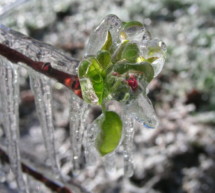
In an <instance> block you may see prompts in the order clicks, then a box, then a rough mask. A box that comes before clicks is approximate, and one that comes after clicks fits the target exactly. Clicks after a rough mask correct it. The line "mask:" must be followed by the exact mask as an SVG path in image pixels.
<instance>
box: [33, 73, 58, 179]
mask: <svg viewBox="0 0 215 193" xmlns="http://www.w3.org/2000/svg"><path fill="white" fill-rule="evenodd" d="M30 71H31V74H30V82H31V90H32V91H33V93H34V96H35V103H36V110H37V115H38V117H39V120H40V124H41V129H42V134H43V139H44V144H45V147H46V151H47V154H48V163H49V164H48V165H51V167H52V170H53V171H54V173H55V175H56V177H60V169H59V164H58V159H57V154H56V149H55V142H54V141H55V139H54V126H53V116H52V95H51V87H50V84H49V79H47V78H46V77H45V76H44V75H40V74H38V73H37V72H34V71H33V70H30Z"/></svg>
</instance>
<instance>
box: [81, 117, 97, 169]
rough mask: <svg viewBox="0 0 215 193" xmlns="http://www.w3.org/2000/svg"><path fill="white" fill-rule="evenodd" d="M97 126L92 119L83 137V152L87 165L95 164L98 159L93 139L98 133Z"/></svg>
mask: <svg viewBox="0 0 215 193" xmlns="http://www.w3.org/2000/svg"><path fill="white" fill-rule="evenodd" d="M98 131H99V130H98V126H97V123H96V122H95V121H94V122H93V123H91V124H90V125H89V126H88V127H87V130H86V132H85V138H84V150H85V151H84V154H85V159H86V165H87V166H93V165H96V163H97V162H98V159H99V157H100V156H99V154H98V151H97V150H96V148H95V140H96V137H97V135H98Z"/></svg>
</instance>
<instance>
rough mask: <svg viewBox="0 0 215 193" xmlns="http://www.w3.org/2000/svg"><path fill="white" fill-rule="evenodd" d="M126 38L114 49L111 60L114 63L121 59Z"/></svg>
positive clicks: (126, 41)
mask: <svg viewBox="0 0 215 193" xmlns="http://www.w3.org/2000/svg"><path fill="white" fill-rule="evenodd" d="M127 43H128V40H125V41H123V42H122V43H121V44H120V46H119V47H118V48H117V49H116V51H115V52H114V54H113V57H112V62H113V63H116V62H118V61H119V60H121V56H122V51H123V50H124V48H125V46H126V45H127Z"/></svg>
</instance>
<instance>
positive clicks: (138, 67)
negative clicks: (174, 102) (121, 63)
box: [128, 62, 154, 82]
mask: <svg viewBox="0 0 215 193" xmlns="http://www.w3.org/2000/svg"><path fill="white" fill-rule="evenodd" d="M128 68H129V69H130V70H134V71H136V72H137V73H140V74H142V77H143V78H144V79H145V80H146V81H147V82H150V81H151V80H152V79H153V77H154V69H153V67H152V65H151V64H150V63H148V62H141V63H140V64H129V65H128Z"/></svg>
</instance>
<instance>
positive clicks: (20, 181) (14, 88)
mask: <svg viewBox="0 0 215 193" xmlns="http://www.w3.org/2000/svg"><path fill="white" fill-rule="evenodd" d="M0 80H1V87H0V88H1V91H0V93H1V103H2V108H3V110H4V113H3V118H4V122H3V124H4V131H5V135H6V139H7V141H6V142H7V149H8V155H9V159H10V167H11V170H12V172H13V173H14V176H15V179H16V182H17V186H18V188H19V191H20V193H28V188H27V185H26V182H25V181H24V178H23V173H22V169H21V159H20V149H19V117H18V105H19V78H18V71H17V66H14V64H12V63H11V62H9V61H8V60H6V59H5V58H3V57H0Z"/></svg>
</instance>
